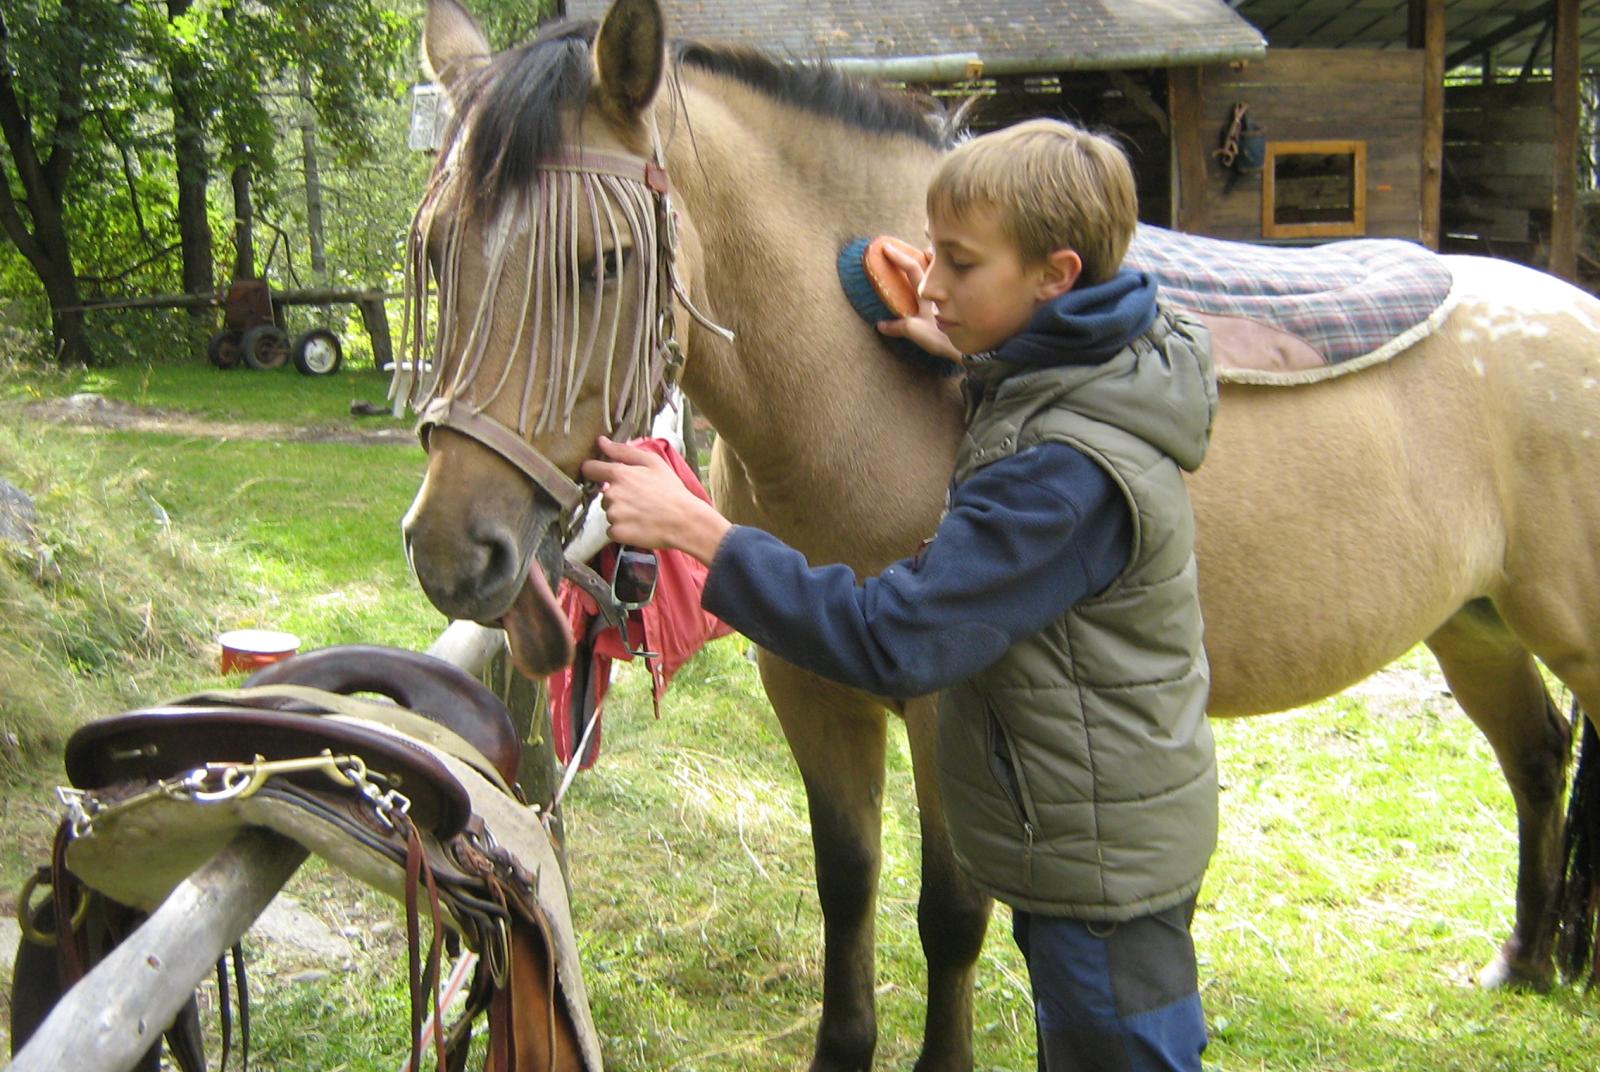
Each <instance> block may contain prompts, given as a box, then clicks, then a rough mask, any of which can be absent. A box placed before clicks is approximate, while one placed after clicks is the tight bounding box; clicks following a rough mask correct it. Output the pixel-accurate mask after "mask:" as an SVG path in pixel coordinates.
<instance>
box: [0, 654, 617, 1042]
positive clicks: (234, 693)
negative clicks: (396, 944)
mask: <svg viewBox="0 0 1600 1072" xmlns="http://www.w3.org/2000/svg"><path fill="white" fill-rule="evenodd" d="M453 628H454V627H453ZM441 640H443V638H441ZM435 647H436V648H437V647H438V645H436V646H435ZM365 692H377V693H380V694H382V695H383V696H385V697H388V700H384V701H379V700H373V699H370V698H367V697H364V696H357V695H353V694H355V693H365ZM389 700H392V701H395V702H389ZM519 753H520V745H519V740H518V735H517V733H516V732H515V730H514V729H513V727H512V724H511V718H510V715H509V713H508V712H507V710H506V708H505V706H504V705H503V704H502V703H501V701H500V700H499V699H498V698H497V697H496V696H495V695H494V694H493V693H491V692H489V691H488V689H486V688H485V687H484V686H483V685H482V684H481V683H479V682H478V681H477V680H476V679H475V678H473V677H472V676H471V675H470V674H468V673H466V672H465V671H463V670H461V669H459V668H457V667H454V666H452V665H450V664H448V663H445V662H442V661H440V660H439V659H436V658H433V657H431V656H427V655H420V654H417V653H415V652H403V651H398V650H396V649H390V648H378V647H370V646H349V647H341V648H330V649H325V650H323V651H319V652H312V653H308V654H307V655H303V656H298V657H296V658H294V659H290V660H287V661H285V662H282V663H277V664H274V665H273V666H270V667H267V668H266V669H264V670H262V671H260V672H258V673H257V674H255V675H254V676H252V677H251V678H249V679H247V680H246V682H245V687H243V688H241V689H238V690H227V691H219V692H212V693H202V694H199V695H195V696H190V697H185V698H182V699H180V700H177V701H174V702H172V703H170V704H164V705H161V706H159V707H155V708H146V709H142V710H138V711H133V712H129V713H127V714H124V715H120V716H116V717H113V718H110V719H104V720H100V721H98V722H94V723H90V724H88V725H86V726H84V727H83V728H81V729H80V730H79V731H78V732H77V733H76V734H74V735H73V737H72V739H71V740H70V741H69V743H68V747H67V757H66V760H67V762H66V767H67V773H68V777H69V779H70V780H71V781H72V782H73V787H72V788H70V789H63V790H62V791H61V796H62V800H63V803H64V805H65V807H66V812H67V816H66V818H65V820H64V821H63V824H62V828H61V831H60V833H59V835H58V839H57V851H56V853H55V854H54V859H53V861H52V866H51V868H49V869H42V871H41V874H42V876H44V877H47V878H48V879H49V884H50V885H51V887H52V892H51V899H50V900H49V901H47V902H46V903H45V904H44V905H41V906H40V910H39V911H37V912H32V911H31V910H30V908H29V906H28V904H27V898H24V903H23V904H22V906H21V908H22V911H23V913H24V914H30V913H31V915H32V920H31V922H33V923H35V924H40V923H43V922H46V921H55V920H56V919H58V918H59V917H58V914H57V912H56V907H57V906H58V905H59V906H62V907H63V908H65V906H72V908H71V911H70V912H68V911H62V912H61V913H60V914H59V915H60V917H69V918H68V919H67V921H66V923H65V926H64V927H61V926H56V927H55V928H54V929H55V932H56V933H55V934H54V935H53V936H52V935H44V936H42V937H44V938H46V939H48V938H50V937H53V938H54V939H55V944H56V946H57V947H58V950H59V951H60V952H61V954H62V961H63V963H64V964H65V965H66V966H67V968H68V970H69V971H68V974H69V977H70V976H71V975H72V974H73V971H72V969H73V968H74V967H76V969H77V971H76V974H83V969H84V968H86V967H87V966H88V965H87V964H85V963H82V959H89V958H88V954H89V952H90V951H89V949H88V945H87V943H86V942H85V941H83V940H82V936H83V934H85V933H87V928H80V923H81V921H82V919H83V913H82V911H81V909H83V908H84V907H85V906H88V905H90V904H91V902H92V903H94V904H96V905H99V904H102V903H103V904H107V905H111V906H114V907H115V906H120V907H116V911H115V913H114V914H113V916H112V917H110V918H127V917H129V916H132V917H133V918H135V919H137V918H138V916H139V915H140V914H142V913H144V912H148V913H150V914H149V916H148V919H146V920H145V921H144V922H143V923H142V925H140V926H138V927H137V929H133V930H132V933H130V934H128V935H127V936H126V937H125V938H123V940H122V941H121V942H120V943H113V946H114V947H112V948H109V949H101V950H95V951H94V952H96V953H101V952H103V953H104V955H103V957H100V958H99V959H98V964H96V965H95V966H94V967H93V970H90V971H88V972H87V974H83V977H82V979H81V981H79V982H78V983H77V985H75V986H74V987H72V989H71V990H70V991H69V992H68V993H67V994H65V995H64V996H62V998H61V1000H60V1001H59V1003H57V1004H55V1005H54V1008H53V1009H50V1008H48V1007H47V1008H44V1009H35V1010H33V1011H32V1012H29V1011H28V1010H14V1017H15V1018H16V1019H17V1021H18V1022H17V1023H16V1024H15V1025H14V1029H13V1039H14V1043H13V1044H14V1045H15V1044H16V1040H18V1039H20V1038H22V1037H24V1036H26V1037H27V1041H26V1045H25V1046H23V1047H22V1048H21V1049H20V1050H18V1051H17V1053H16V1058H15V1060H14V1061H13V1063H12V1064H11V1065H10V1068H11V1069H13V1070H15V1072H33V1070H35V1069H41V1070H42V1069H47V1068H48V1069H54V1068H59V1067H73V1068H77V1069H81V1070H84V1072H111V1070H120V1069H126V1068H131V1067H135V1066H138V1067H150V1068H154V1067H156V1066H155V1064H154V1063H153V1062H154V1061H155V1060H156V1054H157V1051H158V1050H159V1047H158V1046H155V1045H154V1044H155V1043H156V1042H157V1041H158V1040H157V1038H156V1033H155V1032H152V1031H150V1030H149V1027H150V1026H152V1025H166V1024H173V1023H175V1021H176V1024H175V1026H176V1027H177V1028H179V1029H180V1030H179V1035H180V1036H181V1028H182V1026H183V1022H184V1020H185V1019H187V1018H188V1017H186V1016H185V1015H184V1013H185V1007H186V1006H187V1005H188V1003H189V1002H190V1000H191V995H192V992H193V990H194V988H195V986H196V985H197V984H198V982H199V981H200V979H202V978H203V977H205V976H206V975H207V974H208V973H209V972H210V971H211V970H212V968H213V966H214V965H216V964H217V963H218V962H219V960H220V959H221V957H222V956H223V954H224V952H225V951H227V950H228V949H230V948H232V947H234V946H235V943H237V942H238V940H239V937H240V936H241V935H242V934H243V933H244V931H245V930H246V929H248V927H249V926H250V924H251V922H252V921H253V920H254V919H255V917H256V916H257V915H258V914H259V913H260V912H261V911H262V910H263V909H265V907H266V906H267V904H268V903H269V902H270V901H271V900H272V898H273V896H274V895H275V894H276V891H277V890H278V888H279V887H280V886H281V885H282V884H283V883H284V882H285V881H287V880H288V878H289V877H290V875H292V874H293V872H294V871H295V869H296V868H298V866H299V865H300V863H301V862H302V861H303V860H304V859H305V857H306V855H307V854H308V852H316V853H317V854H318V855H320V856H323V857H324V858H325V859H328V860H329V861H330V862H332V863H334V864H336V865H338V866H340V867H342V868H343V869H344V870H346V871H347V872H349V873H351V874H352V875H354V876H355V877H357V878H360V879H362V880H363V881H365V882H367V883H368V884H370V885H373V886H374V887H376V888H379V889H383V890H385V891H386V892H389V893H391V894H392V895H394V896H395V897H396V898H397V899H399V900H402V901H403V902H404V903H405V905H406V913H407V931H408V936H409V937H410V940H411V946H412V956H411V973H410V979H411V990H412V1005H413V1009H412V1024H411V1034H410V1038H411V1045H412V1061H411V1066H410V1067H411V1068H412V1069H420V1068H421V1067H423V1061H424V1060H426V1058H424V1057H423V1049H422V1047H423V1046H424V1045H425V1044H426V1045H428V1046H429V1048H430V1049H432V1050H433V1051H434V1053H435V1055H436V1057H437V1061H438V1064H439V1067H440V1068H441V1069H442V1068H444V1067H446V1066H447V1065H448V1066H449V1067H457V1066H458V1061H459V1057H458V1056H457V1055H455V1053H454V1048H455V1047H459V1046H462V1045H464V1044H465V1042H466V1040H467V1039H468V1038H470V1028H471V1022H472V1019H473V1018H474V1017H475V1016H476V1015H477V1014H478V1013H480V1012H483V1013H486V1014H487V1015H488V1017H489V1024H490V1032H489V1034H490V1064H489V1067H490V1068H492V1069H495V1070H496V1072H531V1070H532V1069H533V1068H534V1067H538V1068H540V1069H543V1068H545V1067H547V1061H548V1060H549V1059H550V1056H552V1050H551V1049H539V1048H538V1046H537V1045H536V1044H535V1045H530V1044H529V1041H530V1040H532V1039H535V1038H536V1036H537V1035H538V1033H539V1032H542V1031H545V1030H546V1028H547V1027H548V1028H549V1029H550V1036H549V1038H550V1042H549V1047H551V1048H554V1047H555V1046H556V1045H557V1044H558V1043H557V1041H556V1040H557V1039H558V1038H559V1039H561V1040H563V1042H562V1043H561V1044H562V1045H565V1046H567V1047H568V1049H569V1051H570V1052H571V1053H572V1054H573V1055H574V1056H575V1057H576V1059H577V1064H578V1065H579V1066H581V1067H582V1068H584V1069H585V1070H586V1072H599V1070H600V1055H599V1046H598V1041H597V1035H596V1033H595V1031H594V1027H593V1024H592V1022H591V1020H590V1015H589V1008H588V1000H587V996H586V993H585V991H584V987H583V979H582V974H581V971H580V969H579V965H578V958H577V949H576V944H575V942H574V941H573V936H572V929H571V916H570V910H569V907H568V904H567V890H566V881H565V877H564V875H563V873H562V870H561V866H560V862H559V860H558V859H557V857H556V853H555V849H554V846H553V845H552V843H551V841H550V839H549V837H548V834H547V831H546V829H545V825H544V823H543V822H542V821H541V820H542V818H543V817H542V815H541V813H540V811H539V809H538V808H536V807H529V806H527V805H525V804H524V803H523V801H522V800H521V799H520V795H519V792H518V790H517V787H516V784H515V778H516V773H517V765H518V758H519ZM430 910H431V915H432V922H433V928H432V940H431V942H430V943H429V945H428V948H427V950H426V953H425V954H424V952H423V951H422V950H421V948H420V944H421V943H420V935H421V931H422V928H421V927H420V918H421V916H422V914H424V913H429V912H430ZM102 918H104V917H102ZM447 930H448V931H450V932H453V933H454V934H455V935H457V936H459V938H460V940H461V941H463V942H464V943H465V944H466V945H467V946H468V947H469V948H470V949H471V950H472V951H473V953H474V954H476V956H477V958H478V959H477V965H476V968H477V973H476V976H475V977H474V980H473V983H472V986H471V988H470V991H469V995H468V1000H467V1010H468V1011H467V1012H466V1013H464V1014H463V1016H462V1018H461V1019H460V1020H458V1021H457V1023H456V1024H455V1025H453V1026H452V1028H451V1029H450V1032H449V1033H448V1034H447V1033H446V1032H445V1031H444V1029H443V1027H442V1026H436V1025H440V1024H441V1020H442V1018H441V1016H440V1015H439V1014H440V1010H439V1008H438V1000H437V997H436V995H437V993H438V984H439V982H440V979H439V975H440V955H441V954H440V949H441V943H442V941H443V939H444V935H445V932H446V931H447ZM113 932H114V925H113ZM31 937H32V938H34V939H39V938H40V937H41V936H40V935H38V934H34V935H32V936H31ZM39 950H40V943H39V941H37V940H35V941H33V942H32V943H31V944H30V945H25V946H24V951H19V955H18V964H17V972H18V976H19V978H20V977H21V976H22V974H23V972H24V971H25V970H33V971H34V972H35V974H36V980H35V981H34V983H33V984H31V985H30V986H28V987H21V986H19V987H17V988H15V992H16V993H17V994H21V993H23V992H24V991H25V990H27V991H35V992H36V991H40V990H44V991H48V990H50V989H51V987H50V985H49V983H50V981H51V980H50V977H51V976H53V975H54V973H55V963H54V962H55V960H56V954H54V953H50V952H49V951H48V950H46V951H45V952H44V953H41V952H40V951H39ZM24 952H26V954H27V955H26V956H25V955H24ZM46 954H48V956H46ZM235 955H236V956H237V952H236V953H235ZM42 957H44V958H45V959H44V960H41V958H42ZM75 960H76V961H79V962H78V963H77V964H76V965H74V964H73V963H72V962H73V961H75ZM424 962H425V963H424ZM41 964H42V965H43V966H42V967H41ZM28 965H32V968H31V969H30V968H29V967H28ZM551 968H553V969H554V977H553V978H551V977H549V976H550V969H551ZM524 989H525V990H526V991H527V993H525V994H522V998H523V1000H520V1001H519V1000H517V996H516V995H517V994H518V993H520V992H521V991H523V990H524ZM535 992H542V993H548V995H549V997H548V1000H543V999H538V1000H530V995H532V994H534V993H535ZM223 1001H224V1003H226V995H224V998H223ZM35 1004H36V1005H37V1004H39V1003H38V1002H35ZM46 1013H47V1014H48V1015H46ZM425 1014H426V1015H425ZM425 1021H426V1022H427V1025H428V1026H427V1027H426V1028H424V1022H425ZM168 1038H169V1041H172V1042H174V1043H175V1045H174V1051H173V1056H174V1059H175V1060H177V1061H178V1062H179V1064H180V1065H189V1064H192V1063H193V1062H194V1061H195V1058H194V1057H193V1056H190V1054H192V1053H193V1052H197V1049H198V1047H197V1046H196V1050H195V1051H188V1052H187V1053H186V1046H187V1044H186V1043H185V1042H184V1040H183V1039H182V1038H181V1037H175V1036H174V1034H173V1033H171V1032H169V1033H168ZM519 1042H520V1044H519ZM246 1044H247V1040H246ZM225 1046H226V1041H225ZM447 1050H449V1051H450V1055H449V1056H447ZM535 1055H536V1058H535ZM459 1056H460V1057H464V1056H465V1054H464V1050H463V1051H462V1053H461V1054H460V1055H459ZM141 1058H142V1059H143V1061H144V1064H141V1063H140V1062H141ZM199 1061H200V1062H201V1065H200V1066H197V1067H201V1066H203V1057H200V1058H199Z"/></svg>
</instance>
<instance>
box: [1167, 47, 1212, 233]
mask: <svg viewBox="0 0 1600 1072" xmlns="http://www.w3.org/2000/svg"><path fill="white" fill-rule="evenodd" d="M1200 84H1201V81H1200V68H1198V67H1170V68H1168V69H1167V112H1168V114H1169V115H1170V116H1171V120H1172V181H1173V185H1174V187H1175V188H1174V190H1173V192H1172V226H1173V229H1174V230H1178V231H1187V232H1189V233H1190V234H1204V233H1205V229H1206V160H1207V159H1208V158H1209V153H1210V146H1208V145H1207V144H1206V139H1205V132H1204V131H1202V130H1201V129H1200V124H1201V122H1202V120H1203V117H1202V115H1201V100H1200Z"/></svg>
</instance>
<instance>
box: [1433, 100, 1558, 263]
mask: <svg viewBox="0 0 1600 1072" xmlns="http://www.w3.org/2000/svg"><path fill="white" fill-rule="evenodd" d="M1444 100H1445V108H1444V161H1445V170H1444V184H1443V193H1442V203H1441V207H1440V215H1441V218H1442V221H1443V225H1444V227H1443V230H1444V239H1443V242H1442V246H1443V248H1444V249H1446V250H1455V251H1462V252H1471V253H1490V254H1493V255H1495V256H1501V257H1510V258H1511V259H1513V260H1518V261H1523V262H1524V263H1531V262H1532V261H1531V260H1530V258H1537V259H1538V260H1540V261H1541V262H1542V260H1543V258H1542V257H1540V256H1539V255H1538V253H1537V249H1538V247H1539V246H1540V245H1541V244H1542V241H1543V238H1544V236H1546V235H1547V234H1548V232H1549V227H1550V205H1551V197H1552V193H1553V185H1552V176H1553V175H1554V171H1555V148H1554V145H1555V131H1556V118H1555V108H1554V100H1553V97H1552V94H1551V84H1550V83H1549V82H1528V83H1520V84H1519V83H1515V82H1508V83H1502V84H1494V85H1487V86H1450V87H1448V88H1446V90H1445V98H1444Z"/></svg>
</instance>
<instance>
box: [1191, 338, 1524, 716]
mask: <svg viewBox="0 0 1600 1072" xmlns="http://www.w3.org/2000/svg"><path fill="white" fill-rule="evenodd" d="M1406 359H1407V358H1405V357H1402V358H1401V359H1400V360H1406ZM1407 378H1408V377H1406V376H1399V377H1397V376H1395V375H1393V374H1392V373H1390V372H1388V371H1386V370H1384V369H1378V370H1373V371H1370V372H1364V373H1361V374H1358V375H1356V376H1354V377H1350V378H1348V379H1347V380H1344V381H1334V382H1331V383H1326V384H1320V385H1316V386H1313V387H1305V388H1278V387H1271V388H1249V387H1240V388H1228V389H1225V390H1224V395H1223V404H1222V406H1221V409H1220V411H1219V414H1218V417H1217V423H1216V427H1215V429H1214V432H1213V436H1212V447H1211V452H1210V454H1209V456H1208V457H1207V460H1206V463H1205V464H1204V465H1203V466H1202V467H1201V468H1200V470H1199V471H1198V472H1197V473H1195V474H1194V476H1193V477H1192V479H1191V480H1190V485H1189V486H1190V491H1191V495H1192V497H1193V499H1194V504H1195V512H1196V517H1197V527H1198V538H1197V547H1196V557H1197V559H1198V562H1199V571H1200V593H1201V603H1202V609H1203V611H1204V614H1205V623H1206V649H1207V653H1208V655H1209V656H1210V658H1211V665H1212V682H1213V683H1212V710H1213V713H1214V714H1218V715H1242V714H1259V713H1263V712H1267V711H1277V710H1283V709H1284V708H1287V707H1293V706H1298V705H1300V704H1304V703H1308V702H1311V701H1313V700H1317V699H1320V698H1322V697H1324V696H1328V695H1331V694H1332V693H1334V692H1337V691H1339V690H1340V689H1342V688H1345V687H1347V686H1349V685H1351V684H1353V683H1355V682H1356V681H1359V680H1361V679H1362V678H1363V677H1365V676H1367V675H1368V674H1370V673H1372V672H1374V671H1376V670H1378V669H1380V668H1381V667H1383V666H1384V665H1385V664H1387V663H1389V662H1390V661H1392V660H1394V659H1395V658H1397V657H1399V656H1400V655H1402V654H1404V653H1405V652H1406V651H1408V650H1409V649H1410V648H1411V647H1413V646H1414V645H1415V644H1417V643H1418V642H1419V641H1421V640H1423V639H1424V638H1426V637H1427V636H1428V635H1429V634H1430V633H1432V632H1433V631H1434V630H1435V629H1437V628H1438V627H1439V626H1440V625H1441V624H1443V622H1444V621H1445V620H1446V619H1448V618H1449V617H1450V616H1451V615H1452V614H1453V613H1455V611H1456V610H1457V609H1459V608H1460V607H1461V606H1462V605H1463V604H1464V603H1465V602H1467V601H1468V600H1469V599H1472V598H1474V597H1475V596H1476V595H1478V594H1481V589H1482V587H1483V585H1484V584H1485V583H1486V578H1488V577H1489V576H1490V575H1491V574H1492V570H1493V566H1494V563H1495V562H1496V561H1497V559H1498V555H1499V554H1500V548H1501V546H1502V544H1503V540H1502V537H1501V536H1500V535H1499V532H1500V530H1499V526H1498V521H1497V518H1496V517H1495V516H1494V515H1495V514H1496V510H1495V508H1494V504H1493V500H1492V496H1490V495H1488V494H1487V492H1486V490H1485V489H1486V488H1487V487H1488V482H1487V481H1484V480H1482V479H1481V465H1480V464H1479V463H1478V460H1477V457H1476V454H1475V448H1474V447H1473V446H1472V445H1471V444H1470V443H1468V442H1465V440H1467V439H1468V438H1470V437H1468V436H1465V435H1463V434H1461V433H1460V432H1459V431H1451V430H1450V429H1449V428H1447V427H1440V426H1438V425H1437V424H1435V422H1434V421H1433V420H1431V419H1428V420H1417V419H1415V418H1414V416H1413V415H1412V413H1411V412H1409V410H1410V409H1411V407H1413V406H1414V405H1420V406H1424V407H1425V406H1427V405H1428V404H1429V402H1430V400H1429V399H1428V398H1427V397H1424V398H1421V399H1414V398H1412V397H1411V395H1412V393H1413V392H1412V389H1411V386H1410V385H1407V384H1405V383H1404V382H1402V381H1404V380H1405V379H1407ZM1478 438H1480V439H1481V436H1478ZM1436 457H1438V458H1443V459H1447V460H1448V464H1446V465H1442V466H1439V465H1435V464H1433V463H1434V460H1435V458H1436Z"/></svg>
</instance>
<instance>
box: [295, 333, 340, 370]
mask: <svg viewBox="0 0 1600 1072" xmlns="http://www.w3.org/2000/svg"><path fill="white" fill-rule="evenodd" d="M343 361H344V347H343V346H341V345H340V344H339V336H337V335H335V334H334V333H333V332H331V331H329V330H328V329H327V328H312V329H311V330H310V331H308V332H306V333H305V334H304V335H301V336H300V337H299V338H298V339H296V340H295V342H294V367H295V368H297V369H299V370H300V371H301V372H302V373H303V374H305V375H307V376H327V375H329V374H330V373H334V372H338V371H339V365H340V363H341V362H343Z"/></svg>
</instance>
